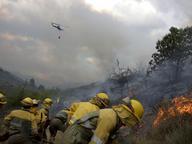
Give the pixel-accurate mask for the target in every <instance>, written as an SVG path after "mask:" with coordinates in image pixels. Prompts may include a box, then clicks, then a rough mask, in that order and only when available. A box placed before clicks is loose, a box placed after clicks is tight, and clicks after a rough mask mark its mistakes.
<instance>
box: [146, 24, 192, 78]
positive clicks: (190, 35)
mask: <svg viewBox="0 0 192 144" xmlns="http://www.w3.org/2000/svg"><path fill="white" fill-rule="evenodd" d="M169 31H170V33H168V34H166V35H165V36H164V37H163V39H162V40H158V41H157V44H156V50H157V52H155V53H153V54H152V59H151V60H150V62H149V69H148V72H152V71H154V70H157V69H158V68H159V66H161V65H162V64H165V63H166V62H169V63H172V64H173V65H174V66H175V77H176V79H177V77H178V75H179V73H180V72H181V71H182V67H183V65H184V63H185V61H186V59H188V58H189V56H191V54H192V27H186V28H184V29H182V28H181V29H178V28H175V27H171V28H170V29H169Z"/></svg>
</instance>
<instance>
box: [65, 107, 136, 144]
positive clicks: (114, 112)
mask: <svg viewBox="0 0 192 144" xmlns="http://www.w3.org/2000/svg"><path fill="white" fill-rule="evenodd" d="M123 120H124V121H126V122H127V123H128V125H129V126H133V125H135V124H137V123H138V122H139V120H138V119H137V118H136V117H135V116H134V115H133V114H132V113H131V111H130V112H129V111H126V112H125V111H124V109H123V106H121V105H120V106H116V107H113V108H112V109H102V110H100V111H98V112H93V113H89V114H88V115H86V116H84V117H82V118H81V119H79V120H78V121H76V122H75V123H74V124H73V125H72V126H71V127H68V128H67V130H66V131H65V132H64V136H63V138H65V141H64V142H63V144H78V143H83V144H88V143H89V144H106V143H107V141H108V139H109V136H110V135H111V134H113V133H114V132H115V131H116V130H118V129H119V128H120V127H121V126H122V125H123ZM92 131H94V133H92ZM88 133H89V134H91V136H90V135H89V137H88V136H87V135H88Z"/></svg>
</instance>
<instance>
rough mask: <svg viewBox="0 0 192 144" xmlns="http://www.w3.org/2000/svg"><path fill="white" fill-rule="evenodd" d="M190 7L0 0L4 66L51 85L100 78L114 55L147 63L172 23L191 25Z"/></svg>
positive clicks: (152, 0)
mask: <svg viewBox="0 0 192 144" xmlns="http://www.w3.org/2000/svg"><path fill="white" fill-rule="evenodd" d="M191 7H192V1H191V0H182V1H181V0H161V1H159V0H0V67H2V68H4V69H6V70H8V71H10V72H14V73H17V74H19V75H20V76H23V77H34V78H35V79H36V80H37V81H38V82H40V83H42V84H45V85H47V86H59V85H60V86H61V85H63V86H73V85H77V84H81V85H84V84H88V83H91V82H95V81H102V80H105V79H106V78H107V76H108V75H109V73H110V72H111V70H112V68H113V67H114V66H115V61H116V59H118V60H119V62H120V65H121V66H122V67H127V66H129V67H131V68H134V67H137V66H139V65H147V63H148V61H149V60H150V59H151V55H152V53H153V52H155V44H156V42H157V40H159V39H162V37H163V36H164V35H165V34H166V33H168V31H169V28H170V27H171V26H175V27H178V28H183V27H186V26H191V24H192V21H191V18H192V13H191ZM51 22H55V23H59V24H61V25H62V26H63V27H64V31H62V32H59V31H58V30H57V29H56V28H53V27H52V26H51ZM58 36H61V38H60V39H58Z"/></svg>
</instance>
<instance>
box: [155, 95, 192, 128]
mask: <svg viewBox="0 0 192 144" xmlns="http://www.w3.org/2000/svg"><path fill="white" fill-rule="evenodd" d="M183 114H191V115H192V98H188V97H184V96H181V97H177V98H174V99H173V100H172V102H171V106H170V107H169V108H168V109H167V110H165V109H163V108H160V109H159V112H158V114H157V117H156V118H155V120H154V122H153V126H154V127H158V126H159V124H160V122H162V121H164V120H166V119H168V118H169V117H175V116H177V115H183Z"/></svg>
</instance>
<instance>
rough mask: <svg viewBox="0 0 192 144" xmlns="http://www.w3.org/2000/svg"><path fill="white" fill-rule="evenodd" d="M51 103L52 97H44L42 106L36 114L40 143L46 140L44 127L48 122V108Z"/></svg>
mask: <svg viewBox="0 0 192 144" xmlns="http://www.w3.org/2000/svg"><path fill="white" fill-rule="evenodd" d="M52 104H53V101H52V99H50V98H45V99H44V100H43V103H42V108H40V109H39V110H38V112H37V115H36V117H37V119H38V133H39V135H40V137H41V142H42V143H44V142H46V141H47V135H46V129H47V127H48V125H49V122H50V118H49V109H50V108H51V106H52Z"/></svg>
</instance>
